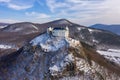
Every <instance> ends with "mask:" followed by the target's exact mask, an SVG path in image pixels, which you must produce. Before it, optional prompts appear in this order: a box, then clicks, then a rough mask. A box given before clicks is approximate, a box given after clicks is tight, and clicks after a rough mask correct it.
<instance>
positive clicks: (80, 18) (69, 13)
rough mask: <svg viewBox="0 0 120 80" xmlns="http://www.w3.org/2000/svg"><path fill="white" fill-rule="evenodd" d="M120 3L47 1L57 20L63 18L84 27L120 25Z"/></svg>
mask: <svg viewBox="0 0 120 80" xmlns="http://www.w3.org/2000/svg"><path fill="white" fill-rule="evenodd" d="M119 3H120V0H64V1H58V0H46V4H47V6H48V7H49V10H50V11H51V13H53V14H54V15H55V16H56V18H57V17H59V16H62V17H64V18H67V19H70V20H72V21H74V22H77V23H81V24H84V25H91V24H95V23H106V24H110V23H111V24H112V22H113V23H118V22H119V23H120V6H119ZM114 19H116V20H114Z"/></svg>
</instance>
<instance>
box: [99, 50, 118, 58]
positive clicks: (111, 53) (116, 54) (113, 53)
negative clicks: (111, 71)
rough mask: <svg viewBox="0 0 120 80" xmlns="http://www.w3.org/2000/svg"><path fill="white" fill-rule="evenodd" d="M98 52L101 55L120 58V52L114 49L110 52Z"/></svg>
mask: <svg viewBox="0 0 120 80" xmlns="http://www.w3.org/2000/svg"><path fill="white" fill-rule="evenodd" d="M97 52H98V53H100V54H101V55H107V56H116V57H120V50H113V49H110V50H108V51H100V50H98V51H97Z"/></svg>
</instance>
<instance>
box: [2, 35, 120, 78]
mask: <svg viewBox="0 0 120 80" xmlns="http://www.w3.org/2000/svg"><path fill="white" fill-rule="evenodd" d="M78 41H79V40H76V39H73V38H71V37H69V38H65V37H55V36H52V35H49V34H47V33H43V34H41V35H39V36H37V37H36V38H34V39H33V40H31V41H30V43H29V44H27V45H26V46H24V47H23V50H22V51H21V52H20V53H19V54H17V55H16V56H15V57H16V58H15V60H13V61H9V60H8V61H6V62H7V63H8V62H9V64H7V63H4V64H3V63H2V62H1V63H0V64H1V65H0V75H1V76H2V77H0V79H1V80H16V79H17V80H73V79H74V80H109V79H110V80H119V79H120V77H119V74H118V73H119V68H120V67H119V66H116V65H114V64H111V63H109V60H108V59H107V58H106V57H104V56H102V55H103V54H102V53H103V52H102V53H101V52H100V51H98V52H99V53H101V54H102V55H100V54H99V53H97V52H96V51H95V50H94V49H93V48H91V47H89V45H87V44H83V43H80V42H79V43H78ZM118 57H119V56H118ZM111 61H112V60H111ZM111 61H110V62H111ZM115 64H116V63H115ZM8 65H9V66H8ZM110 65H111V66H110ZM114 67H115V68H114ZM111 68H112V69H113V70H111Z"/></svg>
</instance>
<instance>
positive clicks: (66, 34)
mask: <svg viewBox="0 0 120 80" xmlns="http://www.w3.org/2000/svg"><path fill="white" fill-rule="evenodd" d="M65 37H69V28H68V26H66V32H65Z"/></svg>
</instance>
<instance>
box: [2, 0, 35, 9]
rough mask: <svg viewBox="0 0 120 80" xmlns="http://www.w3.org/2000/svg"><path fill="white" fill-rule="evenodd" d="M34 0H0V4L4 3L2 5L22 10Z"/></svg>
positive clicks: (30, 5)
mask: <svg viewBox="0 0 120 80" xmlns="http://www.w3.org/2000/svg"><path fill="white" fill-rule="evenodd" d="M34 2H35V0H29V1H25V0H0V4H3V3H4V6H6V7H8V8H11V9H14V10H23V9H28V8H31V7H33V5H34Z"/></svg>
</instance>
